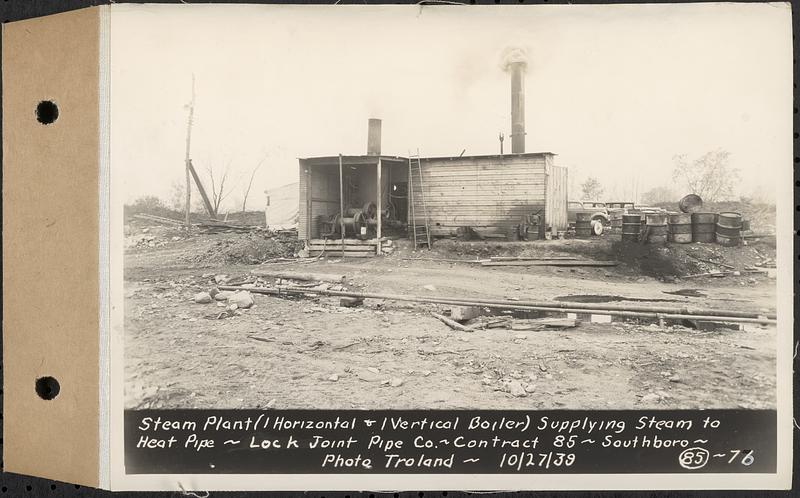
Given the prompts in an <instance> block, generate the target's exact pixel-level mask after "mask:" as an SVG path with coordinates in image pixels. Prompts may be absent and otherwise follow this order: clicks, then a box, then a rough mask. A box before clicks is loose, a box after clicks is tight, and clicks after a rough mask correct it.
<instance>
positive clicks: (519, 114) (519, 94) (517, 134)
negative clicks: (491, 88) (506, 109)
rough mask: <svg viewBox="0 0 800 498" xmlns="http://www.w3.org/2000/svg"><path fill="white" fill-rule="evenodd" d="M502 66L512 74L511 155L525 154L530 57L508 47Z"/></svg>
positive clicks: (523, 51)
mask: <svg viewBox="0 0 800 498" xmlns="http://www.w3.org/2000/svg"><path fill="white" fill-rule="evenodd" d="M500 66H501V67H502V68H503V71H506V72H507V73H510V74H511V153H512V154H522V153H523V152H525V71H527V69H528V56H527V54H526V53H525V49H523V48H519V47H508V48H506V49H505V50H503V53H502V56H501V60H500Z"/></svg>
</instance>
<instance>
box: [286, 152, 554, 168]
mask: <svg viewBox="0 0 800 498" xmlns="http://www.w3.org/2000/svg"><path fill="white" fill-rule="evenodd" d="M548 155H549V156H555V155H556V154H554V153H552V152H524V153H522V154H485V155H469V156H430V157H420V159H421V160H423V161H425V160H429V159H436V160H452V161H457V160H459V159H490V158H499V157H503V158H512V157H523V158H524V157H541V156H548ZM378 158H380V159H381V161H382V162H390V163H391V162H395V163H399V162H408V157H402V156H372V155H362V156H342V163H343V164H347V165H350V166H352V165H370V164H378ZM299 159H300V160H301V161H304V162H305V163H306V164H309V165H313V166H318V165H328V164H330V165H338V164H339V156H318V157H301V158H299Z"/></svg>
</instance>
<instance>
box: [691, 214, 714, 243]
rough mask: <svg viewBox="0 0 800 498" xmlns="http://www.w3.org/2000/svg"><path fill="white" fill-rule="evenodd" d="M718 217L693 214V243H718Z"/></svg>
mask: <svg viewBox="0 0 800 498" xmlns="http://www.w3.org/2000/svg"><path fill="white" fill-rule="evenodd" d="M716 225H717V215H716V214H714V213H692V242H714V241H716Z"/></svg>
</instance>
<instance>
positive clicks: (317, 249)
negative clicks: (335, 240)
mask: <svg viewBox="0 0 800 498" xmlns="http://www.w3.org/2000/svg"><path fill="white" fill-rule="evenodd" d="M308 250H309V251H314V252H321V251H325V252H328V253H330V252H341V251H342V246H341V245H340V244H336V245H329V246H326V247H323V246H321V245H309V246H308ZM344 251H345V252H369V251H372V252H376V251H377V248H376V249H370V248H369V247H368V246H349V245H347V244H345V245H344Z"/></svg>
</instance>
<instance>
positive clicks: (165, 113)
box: [108, 4, 792, 468]
mask: <svg viewBox="0 0 800 498" xmlns="http://www.w3.org/2000/svg"><path fill="white" fill-rule="evenodd" d="M790 17H791V16H790V11H789V7H788V4H751V5H744V4H727V5H724V4H693V5H689V4H682V5H678V4H661V5H638V6H634V5H616V6H568V5H560V6H522V7H518V8H514V7H511V6H508V7H497V8H494V7H485V8H483V7H481V8H467V7H464V6H445V5H437V6H430V5H417V6H403V7H398V6H395V7H366V6H363V7H361V8H359V7H356V6H346V7H342V8H334V7H331V6H328V7H311V6H235V5H230V6H228V5H226V6H220V5H217V6H199V5H197V6H180V7H178V6H154V5H115V6H114V10H113V11H112V16H111V18H110V21H109V22H110V27H111V29H110V30H109V33H110V37H109V38H110V39H109V44H108V47H109V54H110V61H111V62H110V66H109V67H110V69H109V78H110V82H111V84H110V95H109V107H110V118H109V119H110V142H109V143H110V151H109V164H110V171H111V185H112V202H113V203H117V202H119V203H120V204H124V209H120V210H119V216H118V217H117V218H115V219H114V220H112V225H111V226H112V236H113V237H118V239H116V240H118V241H119V244H118V245H119V247H120V253H119V255H118V256H112V266H113V265H116V266H115V268H117V269H118V270H119V272H120V275H121V282H122V296H121V299H120V300H119V303H120V306H119V307H118V309H117V310H116V311H115V313H119V315H117V316H119V317H121V318H120V322H121V324H122V327H121V328H120V329H118V330H121V331H122V332H120V334H121V335H120V337H121V343H120V344H121V348H120V350H121V351H122V352H121V353H120V354H121V357H117V359H119V360H120V361H119V363H120V364H121V365H122V366H119V367H118V368H119V369H120V370H119V375H120V378H121V379H122V385H123V391H124V402H123V405H124V409H125V410H132V411H141V410H145V411H146V410H178V409H191V410H215V409H225V410H264V411H266V413H276V414H278V413H280V411H281V410H292V409H304V410H495V411H505V410H508V411H515V410H529V411H537V410H564V411H569V410H589V411H597V412H598V413H600V412H602V411H606V410H650V411H651V412H652V413H655V412H654V411H658V410H745V411H747V410H772V411H774V410H777V409H778V407H779V405H780V399H779V398H780V396H779V393H780V392H781V387H780V386H781V384H780V383H781V381H780V380H779V376H778V369H779V366H780V363H781V361H784V362H785V363H783V367H785V368H788V366H787V365H788V361H789V360H787V358H788V356H787V354H790V351H787V350H786V348H785V347H784V346H785V345H786V344H790V343H791V339H790V336H791V334H792V309H791V293H789V294H788V296H787V295H785V294H784V293H781V292H780V291H779V288H780V282H781V281H782V280H784V279H789V278H790V277H789V276H788V274H789V267H788V266H787V267H781V266H780V264H779V263H781V264H787V265H791V240H790V239H789V237H791V233H792V232H791V227H790V226H789V225H790V224H791V222H790V219H791V216H792V208H791V199H790V195H791V183H792V182H791V176H790V175H791V171H792V169H791V166H792V150H791V147H792V142H791V119H792V114H791V99H792V79H791V69H792V64H791V62H792V61H791V30H790V29H789V20H790ZM112 209H113V208H112ZM112 214H113V211H112ZM787 227H789V228H787ZM787 240H788V246H787ZM112 247H116V246H114V245H113V244H112ZM787 248H788V249H787ZM787 251H788V252H787ZM115 258H116V259H115ZM781 272H782V273H783V274H785V275H782V273H781ZM786 282H789V280H786ZM787 303H788V304H787ZM120 350H117V353H119V351H120ZM781 355H784V356H783V358H784V360H781V359H780V358H781ZM782 389H783V393H784V394H786V393H788V392H789V390H787V389H786V385H784V387H783V388H782ZM773 413H774V412H773ZM126 444H129V442H128V443H126ZM742 455H746V454H745V453H742ZM745 465H747V463H745ZM686 468H689V467H686Z"/></svg>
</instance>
